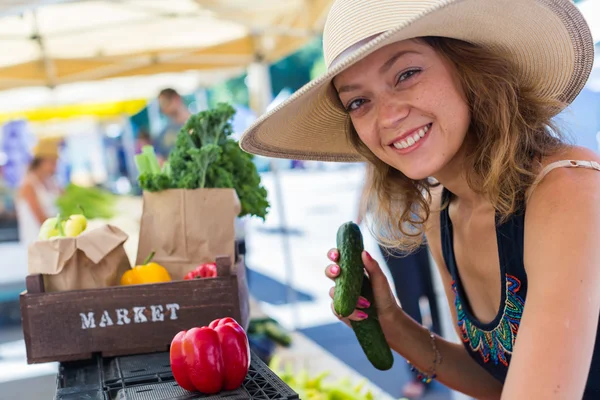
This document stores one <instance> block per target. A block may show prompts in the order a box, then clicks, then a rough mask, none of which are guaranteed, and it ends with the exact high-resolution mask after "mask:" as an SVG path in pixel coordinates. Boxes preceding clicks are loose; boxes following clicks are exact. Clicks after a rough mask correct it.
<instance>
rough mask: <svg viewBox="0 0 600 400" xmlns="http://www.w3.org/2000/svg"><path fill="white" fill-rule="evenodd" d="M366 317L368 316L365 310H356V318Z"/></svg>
mask: <svg viewBox="0 0 600 400" xmlns="http://www.w3.org/2000/svg"><path fill="white" fill-rule="evenodd" d="M367 317H368V315H367V313H366V312H363V311H357V312H356V318H359V319H366V318H367Z"/></svg>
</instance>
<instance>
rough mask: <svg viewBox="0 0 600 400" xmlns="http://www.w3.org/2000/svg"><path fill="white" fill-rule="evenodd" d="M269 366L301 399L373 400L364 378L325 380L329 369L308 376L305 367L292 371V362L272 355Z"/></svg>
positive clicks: (404, 399)
mask: <svg viewBox="0 0 600 400" xmlns="http://www.w3.org/2000/svg"><path fill="white" fill-rule="evenodd" d="M269 368H270V369H271V370H272V371H273V372H275V373H276V374H277V375H278V376H279V377H280V378H281V380H282V381H284V382H285V383H286V384H287V385H288V386H289V387H290V388H291V389H292V390H293V391H295V392H296V393H298V397H299V398H301V399H302V400H373V399H375V396H374V394H373V393H372V392H371V391H370V390H367V389H365V384H366V382H367V381H366V380H362V381H361V382H358V383H353V382H352V381H350V379H348V378H341V379H338V380H336V381H331V380H329V381H327V378H328V377H329V376H330V375H331V372H330V371H324V372H321V373H320V374H318V375H316V376H310V375H309V373H308V371H307V370H306V369H303V370H301V371H294V369H293V367H292V363H291V362H289V363H286V365H283V362H282V360H281V358H280V357H279V356H274V357H273V358H272V359H271V362H270V363H269ZM400 400H408V399H406V398H403V399H400Z"/></svg>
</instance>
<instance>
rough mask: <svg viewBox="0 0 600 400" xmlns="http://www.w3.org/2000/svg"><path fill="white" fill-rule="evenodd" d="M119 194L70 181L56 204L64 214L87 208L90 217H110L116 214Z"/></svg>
mask: <svg viewBox="0 0 600 400" xmlns="http://www.w3.org/2000/svg"><path fill="white" fill-rule="evenodd" d="M117 198H118V197H117V196H116V195H114V194H112V193H110V192H108V191H106V190H103V189H100V188H96V187H89V188H88V187H83V186H78V185H75V184H74V183H70V184H69V185H67V187H66V188H65V190H64V192H63V193H62V194H61V196H60V197H59V198H58V200H57V202H56V205H57V207H58V209H59V212H60V213H61V214H62V215H73V214H78V213H81V209H83V210H85V216H86V217H87V218H88V219H94V218H100V219H110V218H112V217H114V216H115V215H116V204H117Z"/></svg>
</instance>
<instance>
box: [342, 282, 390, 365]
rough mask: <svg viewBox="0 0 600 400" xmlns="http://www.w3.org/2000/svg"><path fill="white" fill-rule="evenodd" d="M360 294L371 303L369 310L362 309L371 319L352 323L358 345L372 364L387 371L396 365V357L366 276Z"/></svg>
mask: <svg viewBox="0 0 600 400" xmlns="http://www.w3.org/2000/svg"><path fill="white" fill-rule="evenodd" d="M360 294H361V296H362V297H364V298H365V299H367V300H369V303H371V305H370V306H369V308H363V309H362V311H364V312H365V313H366V314H367V315H368V316H369V318H367V319H364V320H362V321H350V325H352V329H353V330H354V334H355V335H356V338H357V339H358V343H360V347H362V349H363V351H364V352H365V355H366V356H367V358H368V359H369V361H370V362H371V364H373V366H374V367H375V368H377V369H379V370H381V371H387V370H388V369H390V368H392V366H393V365H394V355H393V354H392V350H391V349H390V346H389V345H388V343H387V340H385V335H384V334H383V330H382V329H381V325H380V324H379V317H378V316H377V310H376V309H375V298H374V296H373V288H372V287H371V281H370V280H369V277H368V276H366V275H365V276H364V279H363V283H362V289H361V293H360Z"/></svg>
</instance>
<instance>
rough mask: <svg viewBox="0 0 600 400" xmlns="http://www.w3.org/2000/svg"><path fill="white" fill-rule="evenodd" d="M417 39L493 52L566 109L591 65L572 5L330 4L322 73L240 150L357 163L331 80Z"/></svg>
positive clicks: (347, 0)
mask: <svg viewBox="0 0 600 400" xmlns="http://www.w3.org/2000/svg"><path fill="white" fill-rule="evenodd" d="M422 36H442V37H450V38H455V39H461V40H463V41H466V42H471V43H473V44H476V45H480V46H482V47H486V48H489V49H492V50H493V51H495V52H497V53H499V54H501V55H502V56H503V57H506V58H507V59H509V60H511V61H512V63H514V65H516V66H517V67H518V70H519V71H520V75H521V78H522V80H523V82H524V83H532V82H533V83H536V84H538V85H541V86H540V87H541V88H542V89H543V92H544V94H548V95H551V96H556V97H557V98H559V99H561V100H563V101H565V102H566V103H567V104H568V103H571V102H572V101H573V100H574V99H575V97H576V96H577V95H578V94H579V92H580V91H581V89H582V88H583V87H584V85H585V83H586V81H587V79H588V77H589V74H590V71H591V69H592V63H593V60H594V44H593V40H592V36H591V34H590V30H589V27H588V26H587V24H586V22H585V20H584V18H583V16H582V15H581V13H580V12H579V10H578V9H577V7H576V6H575V5H574V4H573V3H572V1H571V0H337V1H335V3H334V4H333V5H332V7H331V10H330V11H329V15H328V17H327V21H326V23H325V30H324V36H323V52H324V56H325V63H326V65H327V73H325V74H324V75H323V76H321V77H320V78H318V79H315V80H313V81H312V82H310V83H308V84H307V85H305V86H304V87H302V88H301V89H300V90H298V91H297V92H296V93H294V95H292V96H291V97H290V98H289V99H288V100H286V101H285V102H283V103H282V104H280V105H279V106H278V107H277V108H275V109H273V110H272V111H270V112H268V113H266V114H264V115H263V116H262V117H261V118H259V119H258V120H257V121H256V122H255V123H254V124H253V125H252V126H251V127H250V128H249V129H248V130H247V131H246V132H245V133H244V134H243V136H242V138H241V140H240V146H241V147H242V149H244V150H245V151H247V152H249V153H253V154H258V155H263V156H268V157H275V158H288V159H298V160H320V161H362V157H361V156H359V155H358V153H356V151H355V150H354V149H353V148H352V146H351V145H350V143H348V141H347V140H346V132H345V131H346V129H347V128H348V115H347V113H346V112H345V110H344V109H343V107H342V105H341V104H340V101H339V99H338V97H337V93H336V91H335V89H334V87H333V84H332V83H331V82H332V79H333V78H334V77H335V76H336V75H337V74H339V73H340V72H342V71H344V70H345V69H347V68H348V67H350V66H352V65H353V64H355V63H356V62H358V61H360V60H361V59H363V58H365V57H366V56H367V55H369V54H371V53H373V52H374V51H376V50H378V49H380V48H382V47H384V46H386V45H388V44H391V43H394V42H397V41H401V40H405V39H410V38H415V37H422Z"/></svg>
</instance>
